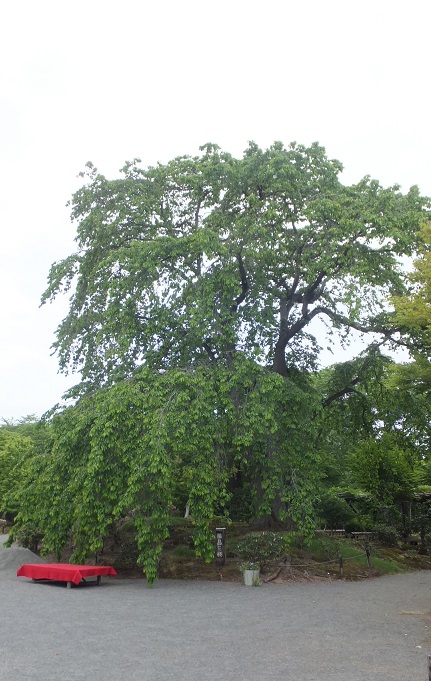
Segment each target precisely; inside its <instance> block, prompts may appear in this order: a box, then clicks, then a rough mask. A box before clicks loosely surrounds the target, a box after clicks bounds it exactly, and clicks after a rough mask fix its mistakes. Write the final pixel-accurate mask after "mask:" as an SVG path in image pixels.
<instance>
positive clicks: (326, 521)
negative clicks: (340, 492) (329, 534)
mask: <svg viewBox="0 0 431 681" xmlns="http://www.w3.org/2000/svg"><path fill="white" fill-rule="evenodd" d="M316 516H317V518H318V519H319V521H320V524H321V525H325V526H326V527H328V528H330V529H341V528H343V527H344V525H345V524H346V523H347V522H348V521H349V520H351V519H352V518H353V516H354V511H353V510H352V508H351V507H350V506H349V505H348V504H347V503H346V501H345V500H344V499H340V497H339V496H337V495H336V494H335V493H334V492H332V491H331V490H328V491H327V492H326V493H323V494H321V496H320V499H319V500H318V502H317V504H316Z"/></svg>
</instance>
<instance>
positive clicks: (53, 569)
mask: <svg viewBox="0 0 431 681" xmlns="http://www.w3.org/2000/svg"><path fill="white" fill-rule="evenodd" d="M116 574H117V573H116V572H115V570H114V568H113V567H111V566H110V565H70V564H69V563H26V564H25V565H21V567H20V568H19V570H18V572H17V573H16V575H17V577H30V578H31V579H52V580H55V581H59V582H73V583H74V584H79V582H80V581H81V579H84V578H85V577H98V576H99V575H116Z"/></svg>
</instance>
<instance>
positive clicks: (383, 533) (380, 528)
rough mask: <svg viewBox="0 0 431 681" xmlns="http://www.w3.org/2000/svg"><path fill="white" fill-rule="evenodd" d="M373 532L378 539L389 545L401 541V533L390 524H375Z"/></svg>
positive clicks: (394, 544)
mask: <svg viewBox="0 0 431 681" xmlns="http://www.w3.org/2000/svg"><path fill="white" fill-rule="evenodd" d="M373 532H374V534H375V537H376V539H377V540H378V541H380V542H381V543H382V544H386V545H387V546H396V545H397V544H398V541H399V538H400V537H399V534H398V532H397V530H396V529H395V527H391V526H390V525H382V524H378V525H374V527H373Z"/></svg>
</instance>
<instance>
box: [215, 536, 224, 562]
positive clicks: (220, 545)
mask: <svg viewBox="0 0 431 681" xmlns="http://www.w3.org/2000/svg"><path fill="white" fill-rule="evenodd" d="M215 536H216V557H215V563H216V565H224V564H225V563H226V551H225V543H226V528H225V527H216V531H215Z"/></svg>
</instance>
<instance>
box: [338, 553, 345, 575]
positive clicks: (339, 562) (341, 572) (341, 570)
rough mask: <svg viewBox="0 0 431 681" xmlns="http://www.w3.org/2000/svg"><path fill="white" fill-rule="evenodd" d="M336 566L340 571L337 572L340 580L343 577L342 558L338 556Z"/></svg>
mask: <svg viewBox="0 0 431 681" xmlns="http://www.w3.org/2000/svg"><path fill="white" fill-rule="evenodd" d="M338 564H339V566H340V571H339V577H340V579H341V578H342V577H343V574H344V573H343V556H342V555H341V554H340V555H339V557H338Z"/></svg>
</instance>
